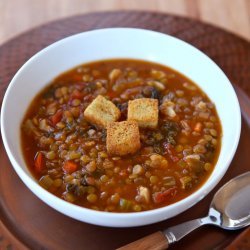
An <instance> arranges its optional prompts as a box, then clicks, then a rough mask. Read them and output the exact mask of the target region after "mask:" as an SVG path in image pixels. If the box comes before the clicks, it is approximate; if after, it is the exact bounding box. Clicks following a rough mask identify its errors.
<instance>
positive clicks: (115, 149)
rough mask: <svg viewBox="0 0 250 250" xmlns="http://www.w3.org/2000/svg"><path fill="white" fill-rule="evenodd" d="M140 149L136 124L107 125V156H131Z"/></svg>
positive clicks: (115, 123)
mask: <svg viewBox="0 0 250 250" xmlns="http://www.w3.org/2000/svg"><path fill="white" fill-rule="evenodd" d="M140 147H141V143H140V133H139V127H138V124H137V123H136V122H134V121H123V122H111V123H109V124H108V125H107V150H108V153H109V154H111V155H120V156H121V155H127V154H133V153H135V152H136V151H137V150H138V149H139V148H140Z"/></svg>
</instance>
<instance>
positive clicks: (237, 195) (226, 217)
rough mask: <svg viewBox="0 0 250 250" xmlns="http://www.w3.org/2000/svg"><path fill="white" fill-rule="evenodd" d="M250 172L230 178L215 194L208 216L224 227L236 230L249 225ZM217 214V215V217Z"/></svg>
mask: <svg viewBox="0 0 250 250" xmlns="http://www.w3.org/2000/svg"><path fill="white" fill-rule="evenodd" d="M249 201H250V172H246V173H245V174H242V175H240V176H237V177H236V178H234V179H232V180H231V181H229V182H228V183H226V184H225V185H224V186H223V187H221V188H220V189H219V190H218V191H217V193H216V194H215V196H214V198H213V200H212V202H211V205H210V209H209V216H210V217H212V216H214V218H213V219H214V220H215V221H214V222H215V225H216V222H217V220H218V222H219V226H220V227H222V228H224V229H229V230H236V229H241V228H243V227H246V226H248V225H250V202H249ZM218 216H219V217H218Z"/></svg>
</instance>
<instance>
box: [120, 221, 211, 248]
mask: <svg viewBox="0 0 250 250" xmlns="http://www.w3.org/2000/svg"><path fill="white" fill-rule="evenodd" d="M206 224H214V222H213V220H211V218H210V217H209V216H207V217H204V218H201V219H196V220H191V221H187V222H184V223H182V224H179V225H177V226H173V227H169V228H168V229H166V230H164V231H162V232H161V231H159V232H156V233H153V234H150V235H148V236H146V237H144V238H141V239H139V240H137V241H134V242H132V243H130V244H128V245H125V246H123V247H120V248H118V249H117V250H134V249H136V250H145V249H146V250H164V249H167V248H168V247H169V245H170V244H172V243H174V242H176V241H178V240H180V239H182V238H183V237H184V236H186V235H187V234H189V233H191V232H192V231H193V230H195V229H196V228H199V227H200V226H202V225H206Z"/></svg>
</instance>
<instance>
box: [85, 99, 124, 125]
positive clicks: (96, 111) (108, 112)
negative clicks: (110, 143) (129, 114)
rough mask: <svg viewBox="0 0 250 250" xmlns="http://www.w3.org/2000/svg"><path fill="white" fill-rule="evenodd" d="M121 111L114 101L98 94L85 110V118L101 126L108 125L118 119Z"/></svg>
mask: <svg viewBox="0 0 250 250" xmlns="http://www.w3.org/2000/svg"><path fill="white" fill-rule="evenodd" d="M120 115H121V112H120V110H119V109H118V108H117V107H116V106H115V104H114V103H112V102H111V101H109V100H107V99H106V98H104V97H103V96H101V95H98V96H97V97H96V98H95V100H94V101H92V102H91V103H90V104H89V106H88V107H87V108H86V109H85V111H84V117H85V119H86V120H87V121H88V122H90V123H93V124H95V125H98V126H100V127H104V128H106V127H107V124H108V123H109V122H114V121H117V120H118V119H119V118H120Z"/></svg>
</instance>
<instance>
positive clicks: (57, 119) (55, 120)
mask: <svg viewBox="0 0 250 250" xmlns="http://www.w3.org/2000/svg"><path fill="white" fill-rule="evenodd" d="M62 115H63V111H62V110H61V109H59V110H58V111H57V112H56V113H55V114H54V115H53V116H51V122H52V124H53V125H54V126H55V125H56V124H57V123H58V122H60V121H61V119H62Z"/></svg>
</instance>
